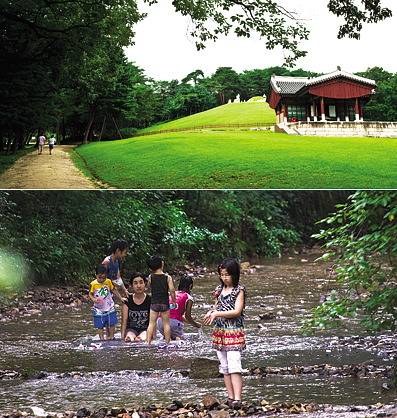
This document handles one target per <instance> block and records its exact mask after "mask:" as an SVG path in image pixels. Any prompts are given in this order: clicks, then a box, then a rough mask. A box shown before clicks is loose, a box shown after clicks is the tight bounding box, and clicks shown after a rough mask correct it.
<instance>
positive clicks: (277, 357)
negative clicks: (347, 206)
mask: <svg viewBox="0 0 397 418" xmlns="http://www.w3.org/2000/svg"><path fill="white" fill-rule="evenodd" d="M317 257H318V254H317V255H316V254H310V255H305V256H302V255H297V256H293V257H287V256H283V257H281V258H271V259H261V260H254V261H252V262H251V268H250V269H248V270H247V271H246V272H245V274H242V276H241V280H240V283H242V284H243V285H244V286H245V287H246V289H247V307H246V322H245V332H246V341H247V350H246V351H245V352H244V354H243V357H242V363H243V367H244V369H247V370H249V369H252V368H254V367H287V366H292V365H297V366H306V365H307V366H310V365H320V364H324V363H327V364H332V365H334V366H342V365H351V364H360V363H363V362H366V361H367V362H370V363H371V364H375V365H382V366H384V365H385V364H392V360H393V355H394V354H392V353H390V352H388V351H387V350H382V349H381V347H380V346H379V344H375V343H373V339H374V337H370V336H363V337H362V338H361V339H360V341H361V343H359V344H357V343H356V342H357V341H358V339H357V337H355V336H356V335H358V334H357V333H358V332H359V330H360V325H359V323H358V320H349V322H347V325H346V328H344V329H339V330H337V331H332V332H324V333H318V334H315V335H314V336H304V335H302V333H301V331H300V326H301V324H300V321H301V320H302V319H303V318H304V317H305V316H306V315H307V314H308V311H309V310H310V309H311V308H313V307H315V306H317V305H318V304H319V301H320V298H321V297H322V296H323V295H324V293H325V292H326V291H327V290H330V289H332V288H335V287H336V286H337V283H336V281H335V278H333V277H332V276H330V274H329V271H330V267H331V262H325V261H315V260H316V258H317ZM176 279H178V278H176ZM218 283H219V279H218V276H217V275H215V274H214V273H213V272H212V273H211V272H210V271H208V272H207V273H205V274H203V277H200V278H198V279H196V280H195V284H194V288H193V292H192V295H193V297H194V300H195V302H194V305H193V310H192V313H193V316H194V317H195V318H196V320H198V321H199V322H202V318H203V316H204V315H205V313H206V312H207V311H208V310H209V309H210V308H211V307H212V305H213V291H214V289H215V287H216V286H217V284H218ZM268 311H272V312H273V313H274V314H275V318H273V319H269V320H263V319H260V317H259V315H261V314H263V313H265V312H268ZM117 314H118V318H119V319H120V314H121V307H120V306H119V307H118V308H117ZM185 332H186V339H185V340H184V341H181V342H180V343H175V344H171V347H170V348H167V349H160V348H159V347H158V345H159V343H160V342H159V341H155V342H154V344H153V345H152V346H150V347H148V346H146V345H145V344H143V343H124V342H122V341H121V340H120V322H119V323H118V324H117V326H116V341H112V342H104V343H100V341H99V340H98V337H97V335H96V330H95V328H94V326H93V316H92V305H91V304H88V305H83V306H82V307H80V308H76V307H68V306H61V307H58V308H54V309H47V310H44V311H42V312H41V314H36V315H32V316H27V315H24V316H21V317H19V319H17V320H12V321H8V322H0V347H1V352H2V355H1V359H0V369H1V370H9V371H18V372H22V371H23V370H35V371H44V372H45V377H44V378H41V379H32V380H28V379H9V380H7V379H3V380H0V411H1V412H3V413H4V412H9V411H12V410H15V409H20V410H22V411H23V410H27V409H28V408H29V407H31V406H37V407H41V408H43V409H44V410H46V411H54V412H64V411H66V410H78V409H79V408H81V407H82V406H89V407H92V408H95V409H97V408H100V407H103V406H106V407H108V408H111V407H113V406H124V407H134V406H138V405H149V404H152V403H158V402H165V403H167V402H168V403H170V402H172V401H174V400H180V401H182V402H190V401H192V402H194V401H199V400H201V399H202V398H203V397H204V396H205V395H206V394H208V393H210V394H211V395H213V396H215V397H218V398H219V399H224V398H225V397H226V391H225V388H224V383H223V379H203V380H201V379H198V380H196V379H190V378H189V377H188V376H187V371H188V370H189V368H190V363H191V361H192V359H194V358H196V357H207V358H211V359H216V358H217V356H216V353H215V351H214V350H213V349H212V348H211V338H212V327H211V326H205V327H203V332H202V333H198V332H197V329H195V328H193V327H191V326H189V325H186V326H185ZM382 338H383V339H384V340H385V341H388V342H390V341H391V342H392V343H394V338H393V336H392V335H391V334H387V333H386V334H383V335H382V336H381V340H382ZM378 340H379V338H378ZM362 342H364V343H362ZM365 342H368V344H366V343H365ZM396 347H397V345H396ZM385 382H388V380H387V379H386V378H374V377H369V378H352V377H321V376H316V375H307V376H292V375H289V376H278V375H274V376H268V377H265V378H263V377H256V376H244V378H243V399H247V400H262V399H265V400H267V401H268V402H270V403H271V402H276V401H280V402H284V401H286V402H301V403H311V402H314V403H318V404H331V405H373V404H376V403H377V402H381V403H384V404H385V403H390V402H393V401H394V400H395V398H396V394H395V392H394V391H393V390H390V391H383V390H382V384H384V383H385Z"/></svg>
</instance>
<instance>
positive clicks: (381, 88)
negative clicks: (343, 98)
mask: <svg viewBox="0 0 397 418" xmlns="http://www.w3.org/2000/svg"><path fill="white" fill-rule="evenodd" d="M357 74H358V75H361V76H363V77H367V78H370V79H372V80H375V82H376V83H377V85H378V87H377V88H376V90H375V94H374V95H373V96H372V98H371V100H370V101H369V102H368V103H367V104H366V105H365V106H364V109H363V114H364V118H365V119H366V120H379V121H397V100H396V92H397V73H396V74H394V75H393V74H392V73H389V72H388V71H385V70H383V68H381V67H373V68H368V69H367V71H366V72H364V73H357Z"/></svg>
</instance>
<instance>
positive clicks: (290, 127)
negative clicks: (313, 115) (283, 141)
mask: <svg viewBox="0 0 397 418" xmlns="http://www.w3.org/2000/svg"><path fill="white" fill-rule="evenodd" d="M294 125H295V123H278V124H277V125H274V132H275V133H279V134H289V135H302V134H301V133H300V132H298V131H297V130H296V128H295V126H294Z"/></svg>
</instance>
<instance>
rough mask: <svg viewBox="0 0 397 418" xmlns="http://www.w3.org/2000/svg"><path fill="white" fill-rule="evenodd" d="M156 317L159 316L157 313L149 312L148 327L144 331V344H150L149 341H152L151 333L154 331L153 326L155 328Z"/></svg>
mask: <svg viewBox="0 0 397 418" xmlns="http://www.w3.org/2000/svg"><path fill="white" fill-rule="evenodd" d="M158 316H159V313H158V312H154V311H152V310H150V314H149V326H148V329H147V331H146V344H150V343H151V341H152V337H153V332H154V329H155V326H156V322H157V318H158Z"/></svg>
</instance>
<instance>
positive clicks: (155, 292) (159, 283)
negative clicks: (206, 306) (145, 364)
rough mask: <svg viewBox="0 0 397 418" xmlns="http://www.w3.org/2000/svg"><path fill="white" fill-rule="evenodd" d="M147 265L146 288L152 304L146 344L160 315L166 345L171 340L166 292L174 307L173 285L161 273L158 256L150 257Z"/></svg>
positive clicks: (160, 263) (170, 280) (162, 262)
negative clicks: (148, 289)
mask: <svg viewBox="0 0 397 418" xmlns="http://www.w3.org/2000/svg"><path fill="white" fill-rule="evenodd" d="M147 265H148V267H149V270H150V271H151V274H150V276H149V280H148V287H151V288H152V302H151V305H150V314H149V327H148V329H147V332H146V344H150V343H151V340H152V336H153V332H154V330H155V327H156V322H157V318H158V317H159V314H160V313H161V317H162V318H163V327H164V339H165V342H166V344H168V343H169V342H170V340H171V328H170V305H169V301H168V300H169V299H168V292H169V293H170V295H171V299H172V303H173V304H174V306H176V300H175V289H174V284H173V282H172V278H171V276H169V275H168V274H164V273H163V267H164V261H163V259H162V258H161V257H160V256H159V255H152V256H151V257H150V258H149V260H148V261H147Z"/></svg>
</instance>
